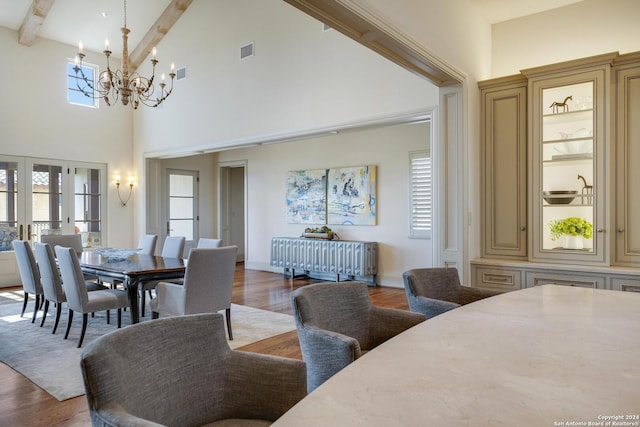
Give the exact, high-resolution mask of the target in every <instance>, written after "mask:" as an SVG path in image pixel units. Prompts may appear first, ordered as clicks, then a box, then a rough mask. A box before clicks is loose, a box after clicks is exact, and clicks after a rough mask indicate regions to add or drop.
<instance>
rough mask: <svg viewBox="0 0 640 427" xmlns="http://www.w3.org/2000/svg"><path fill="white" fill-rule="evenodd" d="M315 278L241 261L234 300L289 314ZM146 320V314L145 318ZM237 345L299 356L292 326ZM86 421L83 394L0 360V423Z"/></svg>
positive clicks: (386, 301)
mask: <svg viewBox="0 0 640 427" xmlns="http://www.w3.org/2000/svg"><path fill="white" fill-rule="evenodd" d="M316 282H320V280H314V279H304V278H303V279H296V280H294V281H291V280H289V279H288V278H285V277H284V276H283V275H281V274H275V273H269V272H264V271H255V270H245V269H244V265H243V264H238V266H237V268H236V275H235V280H234V286H233V296H232V301H233V303H235V304H241V305H247V306H250V307H255V308H261V309H263V310H270V311H275V312H279V313H286V314H292V310H291V304H290V297H291V292H292V291H293V290H294V289H297V288H299V287H302V286H305V285H308V284H310V283H316ZM345 285H348V283H345ZM369 295H370V297H371V302H372V303H373V304H374V305H379V306H382V307H394V308H401V309H405V310H407V309H408V305H407V300H406V296H405V293H404V289H398V288H388V287H371V288H369ZM148 319H149V316H147V317H146V318H145V320H148ZM2 345H7V343H2ZM9 345H10V344H9ZM239 350H243V351H253V352H256V353H266V354H274V355H278V356H283V357H290V358H296V359H301V358H302V356H301V353H300V346H299V344H298V336H297V334H296V332H295V331H293V332H289V333H285V334H282V335H278V336H275V337H272V338H268V339H265V340H262V341H259V342H256V343H253V344H249V345H247V346H244V347H241V348H240V349H239ZM90 424H91V423H90V421H89V412H88V409H87V402H86V399H85V397H84V396H80V397H76V398H74V399H68V400H65V401H64V402H59V401H57V400H56V399H55V398H53V397H51V396H50V395H49V394H48V393H47V392H45V391H43V390H42V389H40V388H39V387H38V386H36V385H35V384H33V383H32V382H31V381H29V380H27V379H26V378H25V377H23V376H22V375H20V374H18V373H17V372H16V371H14V370H13V369H11V368H10V367H8V366H7V365H5V364H3V363H0V426H29V427H32V426H48V427H49V426H65V427H69V426H74V427H75V426H88V425H90Z"/></svg>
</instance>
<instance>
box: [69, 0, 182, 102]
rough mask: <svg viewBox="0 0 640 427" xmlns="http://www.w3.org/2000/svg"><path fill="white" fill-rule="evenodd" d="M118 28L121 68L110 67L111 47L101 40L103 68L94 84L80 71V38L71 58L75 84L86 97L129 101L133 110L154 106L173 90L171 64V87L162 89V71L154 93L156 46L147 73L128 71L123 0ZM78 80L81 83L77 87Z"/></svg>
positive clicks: (164, 86) (125, 4)
mask: <svg viewBox="0 0 640 427" xmlns="http://www.w3.org/2000/svg"><path fill="white" fill-rule="evenodd" d="M120 30H121V31H122V70H115V71H112V70H111V67H110V66H109V57H110V56H111V53H112V52H111V50H109V40H105V43H104V51H103V52H102V53H104V55H105V56H106V57H107V69H106V70H104V71H103V72H101V73H100V76H99V78H98V81H97V83H96V84H95V87H94V82H93V81H92V79H89V78H87V77H86V76H85V74H84V72H83V71H82V60H83V59H84V57H85V54H84V52H83V49H82V42H80V44H79V45H78V55H77V56H76V58H75V66H74V67H73V71H75V73H76V85H77V87H78V90H80V91H81V92H82V93H83V94H84V95H85V96H87V97H90V98H102V99H104V102H106V104H107V105H109V106H111V103H112V102H117V101H118V98H120V100H121V101H122V104H123V105H128V104H129V103H130V105H131V106H132V107H133V109H134V110H136V109H137V108H138V107H139V106H140V104H141V103H142V104H144V105H146V106H147V107H157V106H158V105H160V104H162V102H163V101H164V100H165V99H167V97H168V96H169V95H171V92H172V91H173V79H174V78H175V76H176V73H175V65H174V64H173V63H171V71H170V72H169V77H170V78H171V87H170V88H169V90H166V83H165V81H164V80H165V76H164V74H162V76H161V78H160V94H159V96H156V97H154V89H155V87H154V85H153V81H154V79H155V71H156V64H158V60H157V59H156V48H155V47H154V48H153V50H152V52H151V65H152V66H153V68H152V70H151V77H149V78H147V77H142V76H140V75H139V74H138V73H137V72H131V70H130V67H131V64H130V62H129V46H128V42H127V40H128V34H129V32H130V30H129V29H128V28H127V1H126V0H124V27H122V28H121V29H120ZM80 82H82V83H83V84H84V87H80Z"/></svg>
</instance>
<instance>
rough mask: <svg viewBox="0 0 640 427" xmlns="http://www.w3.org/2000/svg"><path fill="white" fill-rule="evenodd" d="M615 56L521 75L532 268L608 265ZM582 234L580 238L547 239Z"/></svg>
mask: <svg viewBox="0 0 640 427" xmlns="http://www.w3.org/2000/svg"><path fill="white" fill-rule="evenodd" d="M614 58H615V55H612V54H609V55H603V56H598V57H593V58H587V59H585V60H580V61H572V62H571V63H569V64H560V65H557V66H549V67H540V68H535V69H529V70H525V71H523V74H524V75H525V76H526V77H527V78H528V80H529V92H528V95H529V106H530V110H529V119H528V120H529V123H528V127H529V133H528V136H529V153H530V160H531V162H530V175H529V188H530V192H529V200H530V201H531V203H530V204H531V215H530V217H529V224H530V228H531V236H530V237H531V246H530V248H531V252H530V254H529V257H530V259H531V260H532V261H542V262H557V263H566V262H579V263H589V264H601V265H604V264H608V262H609V258H608V255H609V250H608V248H609V233H608V231H609V230H608V227H607V226H608V223H609V218H608V217H607V214H608V212H609V209H607V208H606V207H607V206H608V205H609V199H608V198H609V194H610V192H609V191H608V188H607V183H608V182H609V180H607V176H606V174H607V173H608V171H609V170H610V167H609V164H608V163H609V162H610V160H609V159H610V158H611V154H610V151H609V150H610V145H611V144H610V137H609V136H610V131H609V115H610V81H611V77H610V73H611V65H612V62H613V59H614ZM554 224H558V225H559V226H558V227H557V228H559V229H562V230H567V229H569V228H572V229H578V230H581V229H584V230H586V232H587V233H588V234H586V235H585V236H571V235H568V234H561V233H560V234H558V233H554Z"/></svg>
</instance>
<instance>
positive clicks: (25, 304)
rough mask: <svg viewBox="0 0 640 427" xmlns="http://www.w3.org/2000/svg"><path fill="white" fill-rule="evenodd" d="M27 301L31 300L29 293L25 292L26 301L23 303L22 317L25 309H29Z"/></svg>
mask: <svg viewBox="0 0 640 427" xmlns="http://www.w3.org/2000/svg"><path fill="white" fill-rule="evenodd" d="M27 301H29V294H28V293H26V292H25V293H24V301H23V303H22V312H21V313H20V317H22V316H24V311H25V310H26V309H27Z"/></svg>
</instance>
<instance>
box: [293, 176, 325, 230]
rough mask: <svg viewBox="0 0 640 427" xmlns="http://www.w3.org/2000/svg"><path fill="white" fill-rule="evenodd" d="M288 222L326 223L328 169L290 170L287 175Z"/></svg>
mask: <svg viewBox="0 0 640 427" xmlns="http://www.w3.org/2000/svg"><path fill="white" fill-rule="evenodd" d="M286 199H287V222H289V223H292V224H326V221H327V170H326V169H313V170H300V171H290V172H289V176H288V177H287V194H286Z"/></svg>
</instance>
